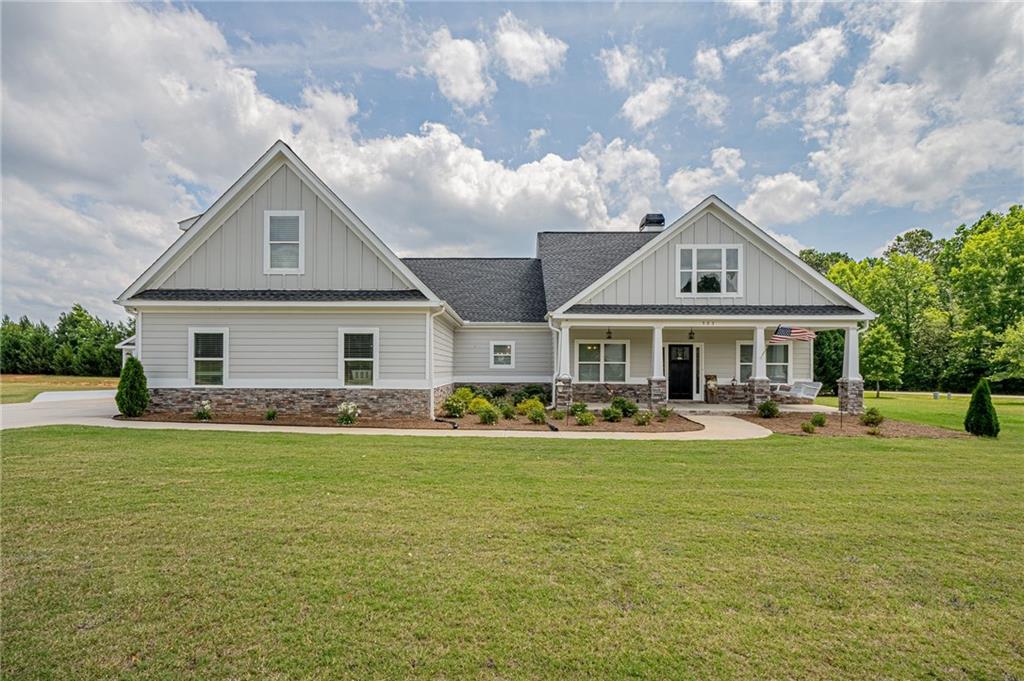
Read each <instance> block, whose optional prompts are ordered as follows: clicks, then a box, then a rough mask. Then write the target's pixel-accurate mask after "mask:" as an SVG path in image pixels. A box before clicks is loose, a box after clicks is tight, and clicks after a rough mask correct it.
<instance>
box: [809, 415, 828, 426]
mask: <svg viewBox="0 0 1024 681" xmlns="http://www.w3.org/2000/svg"><path fill="white" fill-rule="evenodd" d="M810 423H811V425H812V426H814V427H815V428H824V427H825V424H826V423H828V419H826V418H825V415H824V414H822V413H821V412H818V413H816V414H811V421H810Z"/></svg>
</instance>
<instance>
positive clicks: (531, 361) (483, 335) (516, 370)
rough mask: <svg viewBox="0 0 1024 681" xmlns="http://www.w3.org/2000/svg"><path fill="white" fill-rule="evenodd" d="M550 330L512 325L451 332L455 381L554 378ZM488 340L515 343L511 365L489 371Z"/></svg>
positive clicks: (474, 381) (521, 381)
mask: <svg viewBox="0 0 1024 681" xmlns="http://www.w3.org/2000/svg"><path fill="white" fill-rule="evenodd" d="M551 336H552V334H551V330H550V329H548V328H546V327H533V328H522V327H515V326H508V327H488V328H484V329H474V328H466V327H464V328H460V329H456V330H455V380H456V381H457V382H460V383H488V382H490V383H501V382H509V383H533V382H536V383H543V382H547V381H550V380H551V378H552V376H553V375H554V371H555V369H554V358H553V355H552V343H551ZM491 341H512V342H514V343H515V344H516V349H515V355H514V362H515V366H514V367H512V368H509V369H504V368H503V369H492V368H491V356H490V355H491Z"/></svg>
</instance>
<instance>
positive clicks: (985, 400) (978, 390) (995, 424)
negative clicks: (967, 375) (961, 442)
mask: <svg viewBox="0 0 1024 681" xmlns="http://www.w3.org/2000/svg"><path fill="white" fill-rule="evenodd" d="M964 430H966V431H967V432H968V433H970V434H971V435H981V436H982V437H998V436H999V417H998V416H997V415H996V408H995V406H993V404H992V393H991V391H990V390H989V387H988V379H985V378H983V379H981V380H980V381H978V385H976V386H974V392H972V393H971V403H970V405H969V406H968V407H967V416H965V417H964Z"/></svg>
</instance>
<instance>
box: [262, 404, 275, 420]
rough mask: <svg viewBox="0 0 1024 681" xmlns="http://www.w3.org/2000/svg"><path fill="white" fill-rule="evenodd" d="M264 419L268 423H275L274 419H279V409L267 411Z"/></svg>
mask: <svg viewBox="0 0 1024 681" xmlns="http://www.w3.org/2000/svg"><path fill="white" fill-rule="evenodd" d="M263 418H264V419H266V420H267V421H273V420H274V419H276V418H277V409H274V408H273V407H271V408H270V409H268V410H267V413H266V414H264V415H263Z"/></svg>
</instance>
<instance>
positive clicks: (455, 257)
mask: <svg viewBox="0 0 1024 681" xmlns="http://www.w3.org/2000/svg"><path fill="white" fill-rule="evenodd" d="M402 260H540V258H536V257H532V256H526V255H524V256H510V255H495V256H487V255H435V256H430V255H411V256H408V257H405V258H402Z"/></svg>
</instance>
